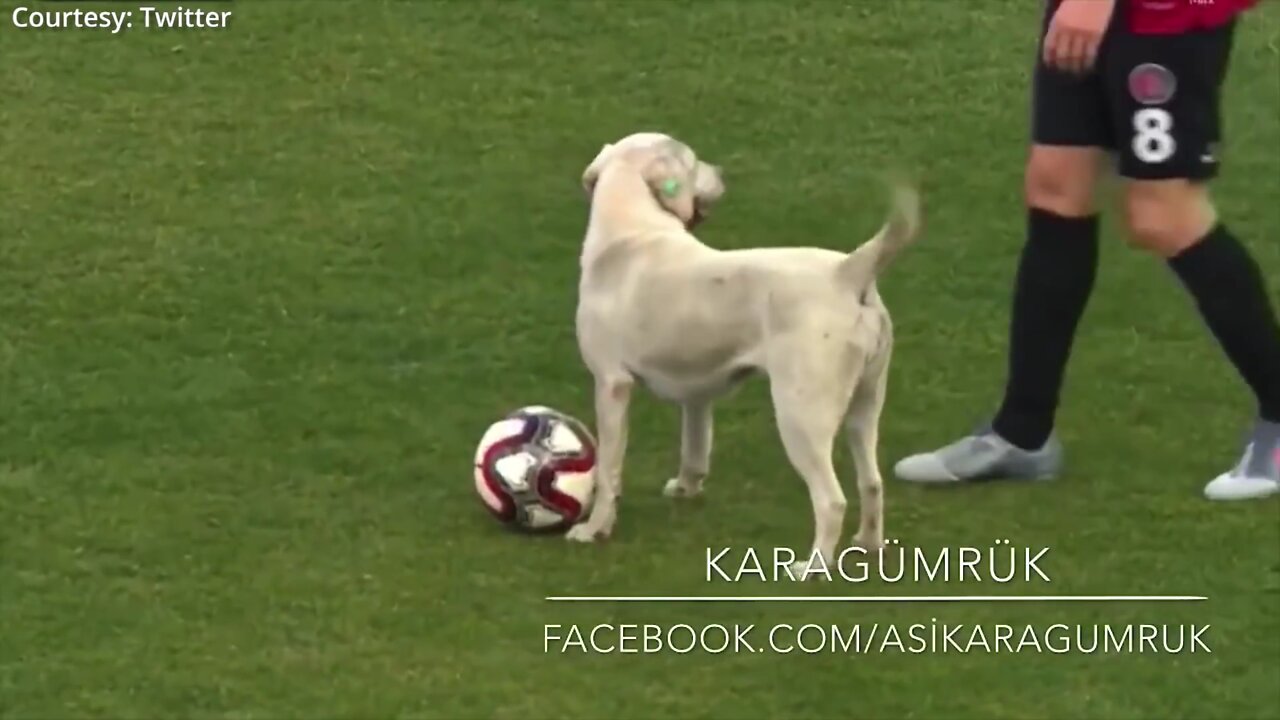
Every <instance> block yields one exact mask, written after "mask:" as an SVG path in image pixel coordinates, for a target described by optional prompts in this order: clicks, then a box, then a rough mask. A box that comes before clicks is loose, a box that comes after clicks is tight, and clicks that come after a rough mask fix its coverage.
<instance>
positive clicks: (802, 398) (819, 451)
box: [770, 348, 857, 579]
mask: <svg viewBox="0 0 1280 720" xmlns="http://www.w3.org/2000/svg"><path fill="white" fill-rule="evenodd" d="M805 352H812V348H806V349H805ZM792 362H793V363H795V364H794V365H792V366H791V367H789V368H788V369H787V371H786V372H783V373H778V372H777V370H776V369H775V368H772V367H771V368H770V370H771V373H772V374H771V377H770V385H771V392H772V395H773V405H774V410H775V412H776V413H777V419H778V431H779V433H780V434H781V436H782V444H783V447H784V448H786V451H787V458H788V459H789V460H790V461H791V464H792V466H793V467H795V469H796V472H798V473H799V474H800V477H801V478H803V479H804V482H805V485H807V486H808V488H809V500H810V502H811V503H812V504H813V520H814V538H813V549H812V551H811V553H810V555H809V557H808V558H806V560H805V561H801V562H797V563H795V565H794V566H793V568H792V574H793V576H795V577H796V579H802V578H803V577H804V575H805V572H806V569H807V568H809V561H810V560H813V557H814V554H815V553H816V554H819V555H820V556H821V558H822V561H823V562H824V563H825V564H826V567H827V568H828V569H830V570H831V571H832V572H835V570H836V569H835V562H836V546H837V544H838V543H839V542H840V535H841V533H842V531H843V527H844V515H845V509H846V508H847V506H848V500H847V499H846V498H845V494H844V490H843V489H842V488H841V487H840V480H839V478H837V477H836V471H835V465H834V463H833V461H832V457H831V454H832V449H833V445H834V444H835V437H836V434H837V433H838V432H839V430H840V421H841V419H842V418H843V417H844V413H845V409H846V408H848V405H849V398H850V396H851V395H852V392H853V387H852V385H853V381H854V379H856V377H857V375H856V374H852V375H850V374H846V373H833V372H823V371H822V369H821V368H817V367H807V366H809V365H811V364H812V362H811V361H810V362H804V361H799V362H796V360H795V359H793V360H792ZM826 369H827V370H828V371H831V370H835V369H836V368H834V367H832V368H826Z"/></svg>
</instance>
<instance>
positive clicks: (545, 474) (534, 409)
mask: <svg viewBox="0 0 1280 720" xmlns="http://www.w3.org/2000/svg"><path fill="white" fill-rule="evenodd" d="M595 469H596V444H595V439H594V438H593V437H592V436H591V433H590V431H588V430H587V428H586V426H585V425H584V424H583V423H582V422H580V421H579V420H577V419H576V418H574V417H573V416H571V415H568V414H566V413H562V412H560V411H558V410H554V409H552V408H549V407H543V406H540V405H534V406H530V407H524V408H520V409H519V410H516V411H515V412H512V413H511V414H510V415H508V416H506V417H505V418H503V419H501V420H499V421H497V422H495V423H494V424H492V425H490V426H489V429H488V430H486V431H485V433H484V436H483V437H482V438H481V439H480V444H479V446H478V447H477V448H476V457H475V482H476V492H477V493H478V494H479V495H480V500H481V502H483V503H484V506H485V507H486V508H488V510H489V512H490V513H492V514H493V515H494V517H496V518H498V520H500V521H501V522H503V523H504V524H507V525H511V526H513V527H516V528H519V529H521V530H532V531H552V530H564V529H567V528H569V527H571V526H572V525H573V524H575V523H577V522H578V521H579V520H581V519H583V518H584V517H585V516H586V513H587V511H588V510H590V508H591V501H592V498H593V496H594V490H595Z"/></svg>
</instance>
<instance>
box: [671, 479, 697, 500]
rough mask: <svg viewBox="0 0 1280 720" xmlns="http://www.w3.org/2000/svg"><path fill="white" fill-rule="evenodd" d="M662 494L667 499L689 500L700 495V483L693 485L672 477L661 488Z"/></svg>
mask: <svg viewBox="0 0 1280 720" xmlns="http://www.w3.org/2000/svg"><path fill="white" fill-rule="evenodd" d="M662 494H663V495H665V496H667V497H669V498H691V497H697V496H699V495H701V494H702V483H698V484H696V485H695V484H693V483H690V482H689V481H687V480H682V479H680V478H678V477H673V478H671V479H670V480H668V481H667V484H666V485H665V486H663V488H662Z"/></svg>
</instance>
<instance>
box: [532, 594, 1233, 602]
mask: <svg viewBox="0 0 1280 720" xmlns="http://www.w3.org/2000/svg"><path fill="white" fill-rule="evenodd" d="M546 599H547V600H548V601H549V602H595V603H620V602H649V603H712V602H721V603H760V602H770V603H772V602H816V603H957V602H1059V603H1069V602H1078V603H1079V602H1200V601H1203V600H1208V599H1209V598H1207V597H1205V596H1203V595H832V596H827V597H823V596H813V595H579V596H565V595H552V596H550V597H547V598H546Z"/></svg>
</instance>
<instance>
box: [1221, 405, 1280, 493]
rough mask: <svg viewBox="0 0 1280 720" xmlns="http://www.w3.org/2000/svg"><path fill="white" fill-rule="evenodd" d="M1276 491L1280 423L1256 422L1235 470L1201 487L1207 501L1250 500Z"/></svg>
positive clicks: (1279, 469) (1279, 484) (1279, 473)
mask: <svg viewBox="0 0 1280 720" xmlns="http://www.w3.org/2000/svg"><path fill="white" fill-rule="evenodd" d="M1278 492H1280V424H1276V423H1270V422H1266V421H1263V420H1259V421H1258V424H1257V425H1255V426H1254V428H1253V433H1252V434H1251V435H1250V436H1249V442H1248V443H1247V444H1246V445H1245V448H1244V454H1243V455H1242V456H1241V457H1240V462H1239V463H1237V464H1236V466H1235V468H1234V469H1232V470H1229V471H1227V472H1225V473H1223V474H1221V475H1219V476H1218V477H1217V478H1215V479H1214V480H1213V481H1212V482H1210V483H1209V484H1208V485H1205V486H1204V496H1205V497H1207V498H1209V499H1210V500H1251V499H1253V498H1260V497H1266V496H1268V495H1274V494H1276V493H1278Z"/></svg>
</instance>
